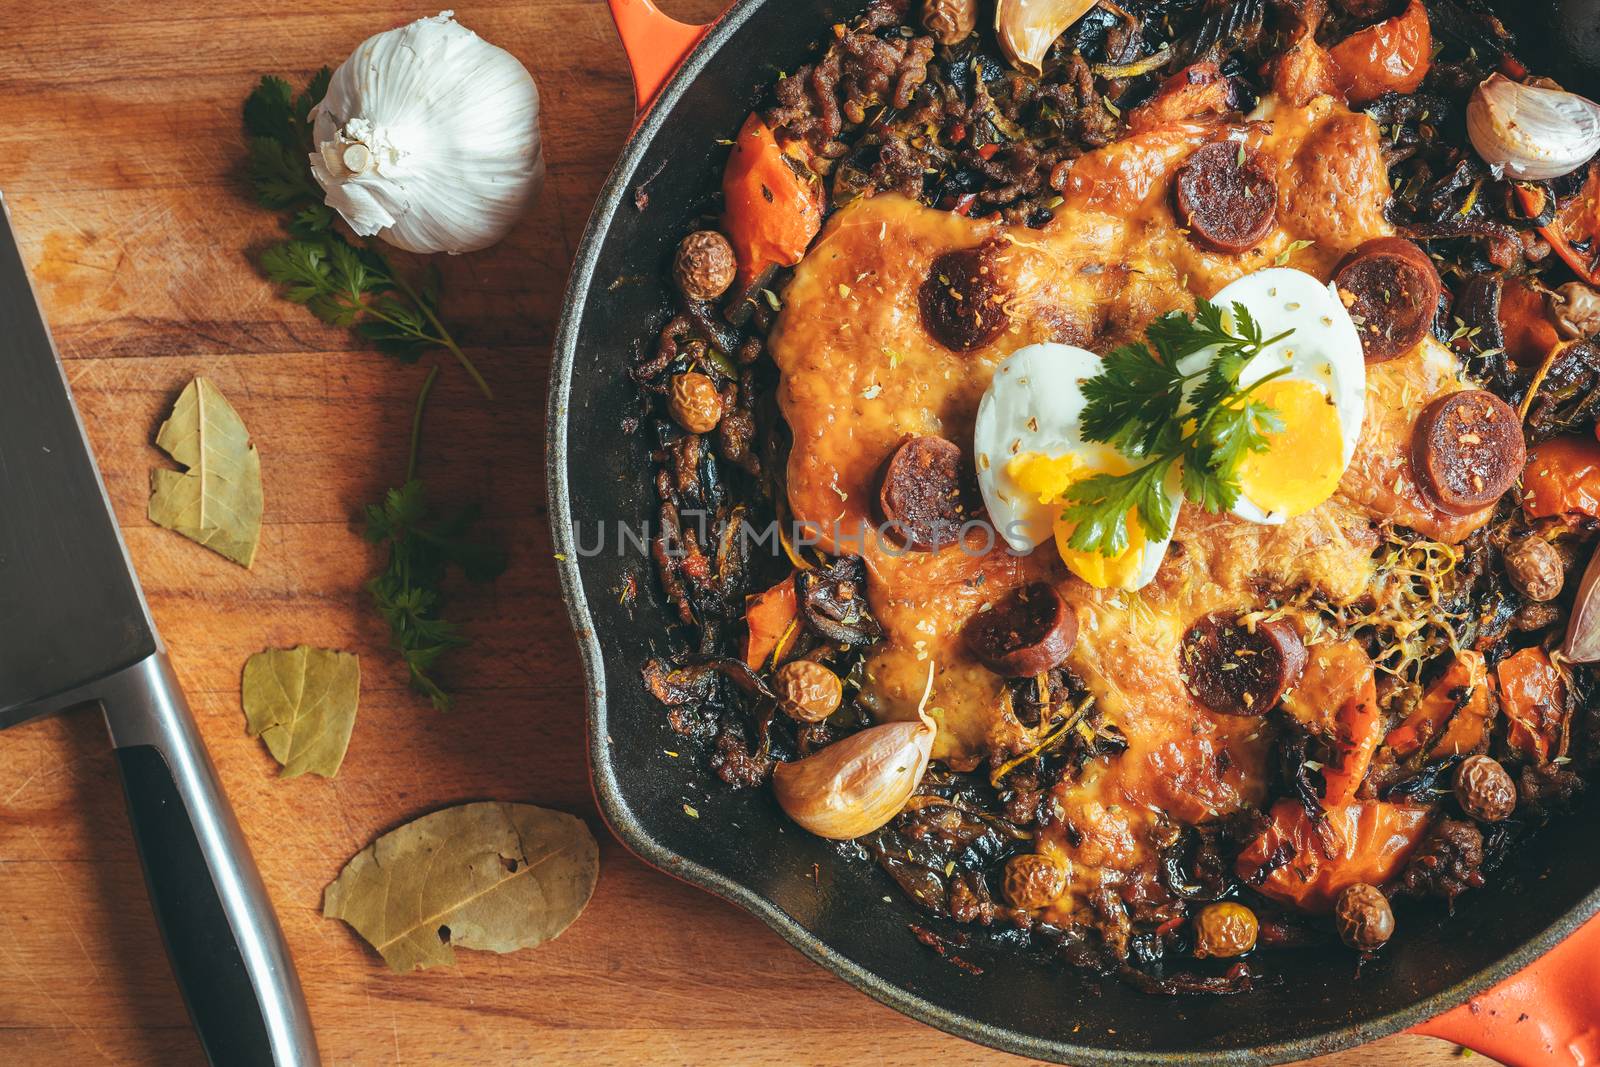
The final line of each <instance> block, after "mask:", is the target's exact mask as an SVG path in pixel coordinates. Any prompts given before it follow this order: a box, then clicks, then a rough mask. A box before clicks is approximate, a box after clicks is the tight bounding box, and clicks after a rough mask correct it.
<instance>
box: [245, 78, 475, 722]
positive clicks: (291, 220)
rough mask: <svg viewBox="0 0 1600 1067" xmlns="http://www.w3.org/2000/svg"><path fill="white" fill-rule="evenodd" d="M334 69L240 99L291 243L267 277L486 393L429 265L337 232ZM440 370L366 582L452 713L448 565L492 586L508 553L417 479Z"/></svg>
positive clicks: (403, 649) (256, 162)
mask: <svg viewBox="0 0 1600 1067" xmlns="http://www.w3.org/2000/svg"><path fill="white" fill-rule="evenodd" d="M331 77H332V72H331V71H329V70H328V68H326V67H324V68H322V70H320V71H318V72H317V73H316V74H315V75H314V76H313V77H312V78H311V80H310V82H309V83H308V84H307V85H306V87H305V89H304V90H302V91H301V92H299V93H295V92H294V90H293V89H292V88H291V87H290V85H289V83H288V82H286V81H284V80H283V79H282V78H274V77H270V76H269V77H265V78H262V79H261V82H260V84H259V85H257V86H256V88H255V90H254V91H253V92H252V93H251V94H250V95H249V97H248V98H246V100H245V102H244V114H243V118H244V127H245V132H246V133H247V134H248V135H249V159H248V167H247V170H248V173H249V177H250V181H251V184H252V185H253V186H254V188H255V194H256V199H257V200H258V201H260V203H261V204H262V205H263V206H265V207H269V208H272V209H274V210H276V211H282V212H285V219H284V221H285V225H286V227H287V229H288V231H289V235H290V239H289V240H287V241H282V242H280V243H278V244H275V245H273V246H271V247H269V248H267V249H266V250H265V251H263V252H262V253H261V255H260V257H259V261H258V262H259V263H260V266H261V270H262V273H264V274H265V275H266V277H267V279H268V280H269V281H271V282H272V283H273V284H274V285H277V286H279V287H280V289H281V291H282V294H283V296H284V297H285V299H288V300H290V301H292V302H294V303H296V304H301V305H303V306H304V307H306V308H307V309H308V310H309V311H310V312H311V313H312V314H313V315H315V316H316V317H317V318H319V319H321V320H322V321H323V322H326V323H328V324H329V325H333V326H343V327H346V328H349V329H351V330H353V331H355V332H356V333H357V334H358V335H359V336H361V337H363V338H366V339H367V340H369V341H372V342H374V343H375V344H376V345H377V346H378V347H379V348H380V349H381V350H382V351H384V352H387V353H389V354H391V355H394V356H397V357H399V358H400V359H402V360H404V361H406V362H408V363H409V362H414V361H415V360H416V359H417V358H418V357H419V356H421V355H422V354H423V353H424V352H426V351H428V350H429V349H433V348H444V349H446V350H447V351H449V352H450V354H451V355H453V356H454V357H455V358H456V360H457V361H458V362H459V363H460V364H461V366H462V367H463V368H464V369H465V370H466V372H467V374H468V375H469V376H470V377H471V378H472V380H473V381H474V382H476V383H477V385H478V388H479V389H480V390H482V392H483V394H484V395H485V396H489V397H492V396H493V394H492V393H491V392H490V389H489V386H488V384H487V383H485V382H484V380H483V376H482V375H481V374H479V373H478V369H477V367H475V366H473V364H472V361H471V360H470V359H468V358H467V356H466V354H465V353H464V352H463V351H462V350H461V346H460V345H458V344H457V343H456V341H455V339H454V338H453V337H452V336H451V335H450V331H449V330H447V329H446V328H445V326H444V323H443V322H442V321H440V317H439V275H438V272H437V271H436V270H435V269H433V268H432V267H429V268H428V270H427V271H426V273H425V274H424V275H423V276H422V279H421V281H420V282H419V283H418V284H417V285H416V286H415V287H413V286H412V285H411V284H409V283H408V282H407V281H406V279H405V278H404V277H402V276H401V274H400V272H398V271H397V270H395V268H394V266H393V265H392V264H391V263H390V262H389V260H388V259H387V258H386V257H385V256H383V255H382V254H381V253H379V252H378V251H377V250H375V249H374V248H371V247H368V246H366V245H363V244H359V243H356V242H353V241H350V240H347V239H346V238H345V237H344V236H343V235H342V234H341V233H340V232H339V231H338V230H336V229H335V227H334V212H333V210H332V209H331V208H329V207H328V206H327V205H326V204H325V203H323V199H322V190H321V189H320V188H318V187H317V183H316V181H315V180H314V179H313V178H312V175H311V170H310V164H309V159H308V157H309V155H310V153H311V151H312V149H313V147H314V145H313V141H314V138H313V135H312V125H313V123H312V119H311V112H312V109H313V108H314V107H315V106H316V104H317V102H318V101H320V100H321V99H322V98H323V96H324V95H326V93H327V91H328V83H329V81H330V79H331ZM438 375H439V368H438V367H437V366H435V367H433V368H432V369H431V370H430V371H429V372H428V376H427V378H426V380H425V381H424V382H423V385H422V390H421V392H420V393H419V394H418V395H417V402H416V408H415V411H414V413H413V415H412V423H411V451H410V459H409V461H408V463H407V467H406V478H405V482H404V483H403V484H402V485H401V486H399V487H398V488H395V489H390V490H388V491H387V492H386V493H385V494H384V496H383V499H382V500H381V501H380V502H378V503H376V504H369V505H368V506H367V507H366V509H365V517H366V528H365V530H364V536H365V537H366V539H367V540H368V541H370V542H372V543H373V544H378V545H387V546H388V549H389V558H388V563H387V565H386V566H385V567H384V569H383V570H382V571H381V572H380V573H379V574H377V575H376V576H374V577H373V578H372V579H371V580H370V581H368V582H367V591H368V593H370V594H371V596H372V601H373V604H374V605H375V606H376V608H377V610H378V614H379V615H380V616H381V617H382V618H383V620H384V622H385V623H387V624H388V627H389V639H390V643H391V644H393V646H394V647H395V649H396V650H397V651H398V652H399V653H400V655H401V657H402V659H403V660H404V661H405V664H406V669H407V671H408V672H409V673H410V676H411V684H412V685H413V686H414V687H415V688H417V689H418V690H420V691H421V692H423V693H424V694H426V695H427V697H428V698H429V700H431V701H432V702H433V706H434V707H435V708H438V709H439V710H441V711H442V710H445V709H447V708H448V707H449V706H450V694H449V693H448V692H446V691H445V689H444V687H443V686H441V685H440V684H439V683H438V682H437V681H435V679H434V677H433V671H434V668H435V667H436V666H437V665H438V662H439V660H440V658H441V657H442V656H444V654H445V653H447V652H449V651H450V650H451V649H453V648H459V647H460V646H462V645H464V644H466V643H467V639H466V637H465V636H464V635H463V634H462V633H461V631H460V629H459V627H457V626H456V624H455V623H453V622H450V621H448V620H446V619H445V618H444V617H443V616H442V614H441V610H442V606H443V603H444V597H443V593H442V592H441V586H442V584H443V582H444V580H445V577H446V575H447V573H448V572H449V571H450V569H451V568H454V569H456V570H459V571H460V572H461V573H462V574H464V575H465V576H466V577H467V578H468V579H469V580H471V581H479V582H482V581H490V580H492V579H493V578H495V577H497V576H498V575H499V574H500V573H501V572H502V571H503V570H505V566H506V560H505V554H504V553H503V552H501V551H500V550H499V549H498V548H495V547H493V546H491V545H485V544H481V543H478V542H476V541H474V540H472V539H471V538H470V537H469V533H470V531H471V527H472V526H473V524H474V523H475V522H476V521H477V511H476V510H475V509H472V508H465V509H462V510H460V511H458V512H456V513H455V514H453V515H449V516H445V517H438V516H435V515H433V514H432V513H431V511H430V509H429V507H428V502H427V492H426V490H425V489H424V487H423V483H422V482H421V481H420V480H419V479H418V478H417V450H418V445H419V442H420V437H421V429H422V412H423V408H424V406H425V405H426V403H427V399H428V394H429V392H430V391H431V390H432V389H433V383H434V381H435V379H436V378H437V377H438Z"/></svg>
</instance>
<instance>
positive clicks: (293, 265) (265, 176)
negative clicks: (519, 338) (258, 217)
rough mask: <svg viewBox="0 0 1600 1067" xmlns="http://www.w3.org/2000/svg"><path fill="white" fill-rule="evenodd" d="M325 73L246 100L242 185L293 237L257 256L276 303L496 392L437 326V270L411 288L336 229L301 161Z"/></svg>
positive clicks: (279, 83) (271, 81)
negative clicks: (279, 293) (246, 159)
mask: <svg viewBox="0 0 1600 1067" xmlns="http://www.w3.org/2000/svg"><path fill="white" fill-rule="evenodd" d="M330 77H331V73H330V71H329V70H328V68H326V67H324V68H322V70H320V71H318V72H317V73H316V74H315V75H314V76H313V77H312V78H311V81H310V82H309V83H308V84H307V85H306V88H305V90H304V91H303V92H301V93H298V94H296V93H295V92H294V90H293V89H291V88H290V86H289V83H288V82H286V81H284V80H283V79H282V78H274V77H271V76H270V75H269V76H267V77H265V78H262V79H261V84H260V85H258V86H256V88H255V91H254V92H252V93H251V94H250V95H249V97H247V98H246V99H245V102H244V125H245V131H246V132H247V133H248V134H249V135H250V164H249V171H250V180H251V183H252V184H253V185H254V186H255V190H256V199H257V200H258V201H260V203H261V205H262V206H263V207H269V208H272V209H273V210H276V211H286V212H293V214H292V215H291V216H289V218H288V219H287V226H288V229H289V232H290V234H291V235H292V238H291V239H290V240H289V241H286V242H283V243H281V244H277V245H273V246H272V247H271V248H268V249H267V250H266V251H264V252H263V253H262V254H261V258H260V264H261V269H262V271H263V272H264V273H265V274H266V276H267V278H268V280H270V281H272V282H274V283H276V284H277V285H280V286H282V287H283V295H284V296H285V297H286V298H288V299H289V300H292V301H294V302H295V303H297V304H304V305H305V306H306V307H307V308H308V309H309V310H310V311H311V313H312V314H313V315H315V316H316V317H317V318H319V319H321V320H322V321H323V322H326V323H328V324H329V325H331V326H345V327H348V328H350V329H353V330H355V332H356V333H357V334H359V335H360V336H362V337H364V338H366V339H367V340H369V341H372V342H373V343H374V344H376V345H377V346H378V348H379V349H380V350H381V351H383V352H386V353H388V354H389V355H392V356H395V357H397V358H398V359H401V360H403V361H404V362H407V363H412V362H415V361H416V360H417V359H418V358H420V357H421V355H422V354H423V353H424V352H426V351H427V350H428V349H430V348H443V349H445V350H447V351H448V352H449V353H450V354H451V355H452V356H454V357H455V359H456V362H458V363H460V364H461V367H462V369H463V370H465V371H466V372H467V375H468V376H469V377H470V378H471V379H472V380H473V382H474V383H475V384H476V385H477V386H478V388H479V389H480V390H481V391H482V392H483V395H484V396H486V397H490V398H493V396H494V392H493V390H491V389H490V388H489V384H488V383H487V382H486V381H484V379H483V375H482V374H480V373H479V372H478V368H477V367H476V366H474V365H473V362H472V360H471V359H469V358H467V354H466V353H465V352H463V351H462V350H461V346H460V345H459V344H457V343H456V340H455V338H454V337H452V336H451V335H450V331H449V330H448V329H446V328H445V325H444V323H443V322H442V321H441V320H440V318H439V277H438V272H437V271H435V270H433V269H432V268H431V267H430V268H429V270H428V272H427V275H426V277H425V279H424V281H423V282H422V284H420V285H416V286H413V285H412V284H411V283H410V282H408V281H407V280H406V279H405V277H404V276H403V275H402V274H401V273H400V272H399V271H397V270H396V269H395V268H394V266H393V265H392V264H391V263H390V262H389V260H388V259H387V258H386V257H384V256H383V254H382V253H380V252H378V251H377V250H376V249H375V248H373V247H372V246H370V245H356V244H352V243H351V242H349V241H347V240H345V238H344V237H343V236H341V235H340V234H339V232H338V231H337V230H335V229H334V226H333V221H334V213H333V211H332V210H331V209H330V208H329V207H328V206H327V205H326V204H324V203H323V202H322V190H321V189H319V188H318V187H317V183H316V182H315V181H314V180H313V179H312V177H311V171H310V168H309V166H308V165H307V157H308V156H309V155H310V153H311V152H312V150H313V148H314V145H313V144H312V136H311V109H312V107H313V106H315V104H316V103H317V101H319V100H321V99H322V97H323V96H324V94H326V93H327V90H328V81H329V78H330Z"/></svg>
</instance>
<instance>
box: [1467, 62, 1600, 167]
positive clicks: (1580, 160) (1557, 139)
mask: <svg viewBox="0 0 1600 1067" xmlns="http://www.w3.org/2000/svg"><path fill="white" fill-rule="evenodd" d="M1467 135H1468V136H1469V137H1471V138H1472V147H1474V148H1476V149H1477V150H1478V155H1480V156H1482V157H1483V159H1484V162H1486V163H1488V164H1489V165H1490V166H1492V167H1495V168H1498V169H1503V170H1504V172H1505V173H1506V174H1507V175H1509V176H1511V177H1513V178H1521V179H1524V180H1527V181H1544V180H1545V179H1547V178H1559V177H1560V176H1561V175H1563V174H1570V173H1571V172H1573V171H1575V170H1577V169H1578V168H1579V167H1581V166H1582V165H1583V164H1584V163H1586V162H1588V161H1589V159H1590V157H1592V156H1593V155H1594V154H1595V152H1596V151H1600V105H1597V104H1596V103H1595V102H1594V101H1592V100H1587V99H1585V98H1584V97H1581V96H1578V95H1577V94H1576V93H1569V92H1564V91H1563V90H1560V89H1546V88H1542V87H1540V86H1536V85H1525V84H1523V83H1521V82H1515V81H1512V80H1511V79H1510V78H1507V77H1504V76H1502V75H1500V74H1491V75H1489V77H1488V78H1486V79H1485V80H1484V81H1483V82H1482V83H1480V84H1479V86H1478V87H1477V88H1476V89H1474V90H1473V91H1472V98H1471V99H1470V100H1469V101H1467Z"/></svg>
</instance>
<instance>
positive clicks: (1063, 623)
mask: <svg viewBox="0 0 1600 1067" xmlns="http://www.w3.org/2000/svg"><path fill="white" fill-rule="evenodd" d="M966 637H967V648H968V649H969V650H971V652H972V654H973V656H974V657H976V658H977V660H978V662H979V663H982V664H983V665H984V666H985V667H988V668H989V669H990V670H991V671H994V672H995V673H996V674H998V675H1001V676H1002V677H1005V678H1031V677H1033V676H1034V675H1037V674H1043V673H1044V672H1045V671H1048V670H1050V669H1051V668H1053V667H1058V666H1060V665H1061V662H1062V661H1063V660H1065V659H1066V658H1067V653H1069V652H1071V651H1072V646H1073V644H1075V643H1076V642H1077V640H1078V615H1077V613H1076V612H1075V611H1073V610H1072V608H1071V607H1069V606H1068V604H1067V602H1066V601H1064V600H1062V599H1061V594H1060V593H1058V592H1056V590H1055V587H1054V586H1052V585H1050V584H1048V583H1046V582H1034V583H1032V584H1031V585H1025V586H1023V587H1022V588H1020V589H1014V590H1012V591H1011V592H1010V593H1009V594H1007V596H1006V599H1005V600H1003V601H1001V602H1000V603H999V604H998V605H996V606H995V607H993V608H991V609H990V610H988V611H985V612H983V613H982V614H979V615H975V616H973V618H972V621H971V622H969V623H967V631H966Z"/></svg>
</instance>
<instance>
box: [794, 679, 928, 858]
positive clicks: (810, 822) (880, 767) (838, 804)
mask: <svg viewBox="0 0 1600 1067" xmlns="http://www.w3.org/2000/svg"><path fill="white" fill-rule="evenodd" d="M932 693H933V664H932V663H930V664H928V687H927V689H926V690H924V692H923V694H922V702H921V703H920V704H918V705H917V718H916V720H915V721H912V722H886V723H883V724H882V725H880V726H871V727H868V728H867V729H865V730H862V731H860V732H859V733H854V734H851V735H850V736H849V737H846V738H844V739H843V740H840V741H835V742H834V743H833V744H831V745H829V746H828V747H827V748H824V749H823V750H822V751H820V752H817V753H814V754H812V755H810V756H807V757H806V758H805V759H803V760H796V761H795V762H794V763H780V764H779V765H778V768H777V769H776V770H775V771H773V774H772V792H773V795H774V796H775V797H777V800H778V806H779V807H780V808H782V809H783V811H784V814H786V815H788V816H789V818H791V819H793V820H794V821H795V822H797V823H799V824H800V825H801V826H802V827H803V828H805V829H806V830H809V831H811V832H812V833H814V834H816V835H817V836H818V837H829V838H833V839H834V840H837V841H846V840H849V839H850V838H853V837H860V836H861V835H862V834H870V833H871V832H872V831H874V830H876V829H878V828H879V827H880V826H883V825H884V824H885V823H887V822H888V821H889V820H890V819H892V818H894V817H895V816H896V815H898V814H900V812H901V810H902V809H903V808H904V807H905V806H906V801H907V800H910V799H911V794H912V791H914V790H915V789H916V788H917V783H918V782H920V781H922V773H923V772H924V771H926V770H927V769H928V758H929V757H930V756H931V755H932V753H933V739H934V737H935V736H936V735H937V733H938V727H936V726H935V725H934V722H933V720H932V719H930V718H928V714H927V711H926V708H927V704H928V697H929V696H930V695H931V694H932Z"/></svg>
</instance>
